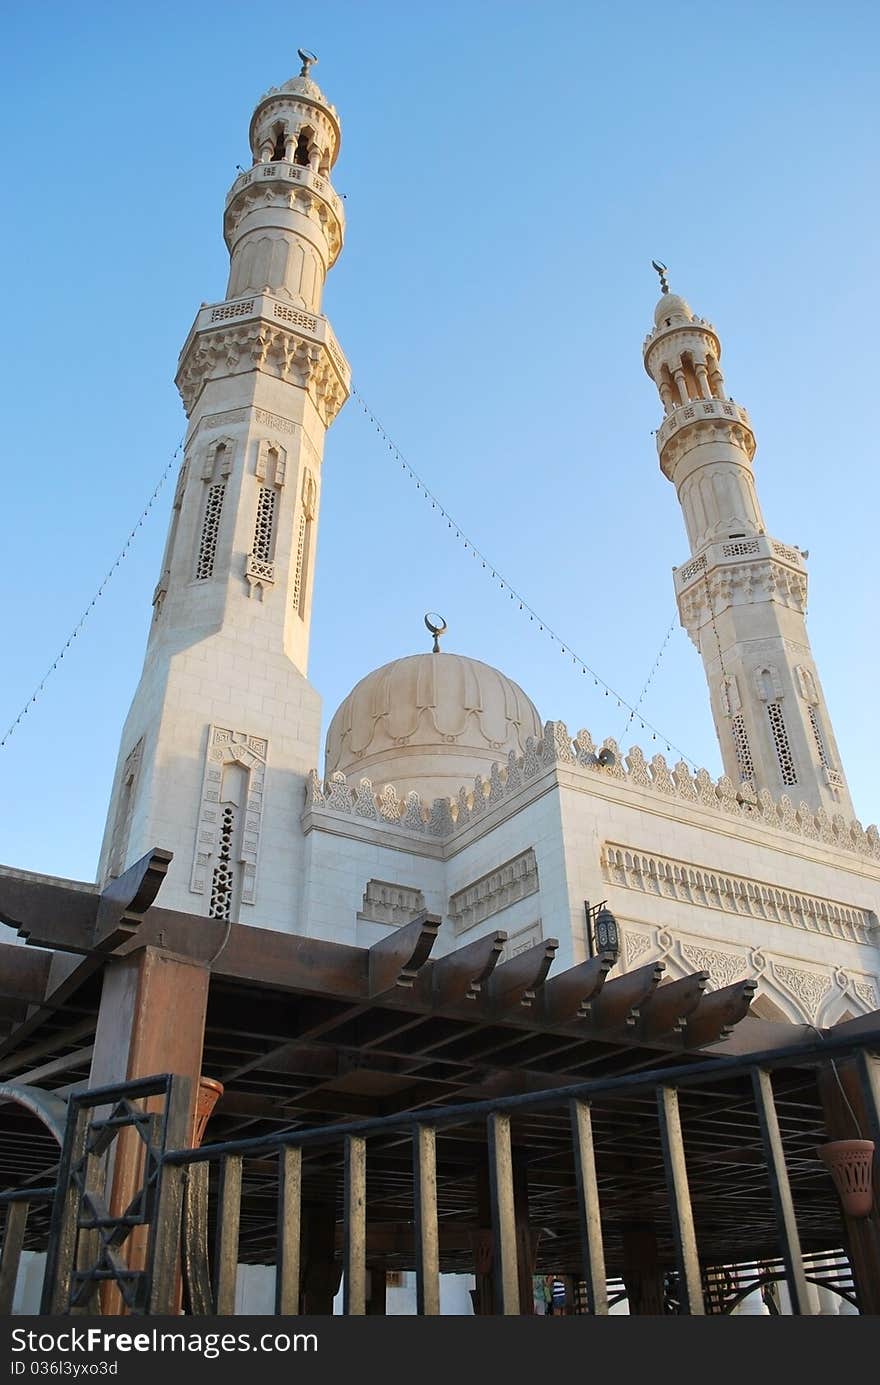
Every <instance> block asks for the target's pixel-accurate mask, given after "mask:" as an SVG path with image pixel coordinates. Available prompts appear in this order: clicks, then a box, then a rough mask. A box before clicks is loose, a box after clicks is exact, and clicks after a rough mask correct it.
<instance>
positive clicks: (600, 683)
mask: <svg viewBox="0 0 880 1385" xmlns="http://www.w3.org/2000/svg"><path fill="white" fill-rule="evenodd" d="M351 393H352V398H354V399H356V400H357V402H358V404H359V405H360V407H361V409H362V410H363V413H364V414H365V416H366V417H367V419H368V420H369V421H370V423H372V425H373V427H374V428H375V429H376V432H377V433H378V434H379V436H380V437H381V438H382V440H383V441H384V443H385V445H386V446H387V448H388V450H389V452H391V453H392V455H393V456H394V457H396V459H397V460H398V462H399V463H400V465H401V468H402V470H403V471H404V472H405V473H406V475H407V476H409V478H410V480H412V481H414V482H415V485H416V490H418V491H421V492H422V493H423V495H424V497H425V499H426V500H429V501H430V502H431V508H432V510H438V511H439V513H440V514H441V515H442V517H443V518H444V519H445V520H446V525H447V528H448V529H451V530H453V532H454V533H455V537H456V538H457V539H459V540H460V541H461V542H462V543H463V544H464V547H465V550H466V551H469V552H470V553H472V554H473V556H474V558H476V559H477V560H478V561H479V562H480V563H481V564H482V566H483V568H485V570H486V571H487V572H488V573H489V574H490V576H491V577H493V578H495V579H496V580H497V582H498V583H499V585H500V588H501V590H502V591H506V592H507V593H508V595H509V597H510V599H511V601H516V602H518V603H519V609H520V610H521V611H525V613H526V614H527V615H528V617H529V620H530V621H532V622H533V623H536V624H537V626H538V629H539V630H540V631H541V632H542V633H543V634H546V635H547V636H548V637H549V639H550V641H551V643H555V644H558V645H559V648H560V651H561V653H562V654H563V655H570V656H571V661H572V663H573V664H574V665H575V666H576V667H577V668H579V669H580V670H581V673H584V674H588V675H589V676H590V677H591V678H592V680H593V683H594V685H595V686H596V687H600V688H602V689H603V690H604V693H605V696H606V697H613V698H614V699H615V701H616V703H617V705H618V707H622V708H624V709H625V710H626V711H627V712H629V713H630V714H631V715H630V720H632V719H633V718H635V719H636V720H637V721H638V723H639V725H640V727H641V728H642V730H643V731H650V732H651V735H652V738H653V739H654V740H658V739H659V740H661V741H662V742H663V744H664V745H665V746H666V749H667V750H670V751H672V750H674V751H675V753H676V754H677V755H680V756H681V758H682V760H684V761H685V762H686V763H687V764H689V765H690V766H691V767H692V768H693V769H697V768H698V765H697V761H696V760H694V759H693V758H692V757H691V756H690V755H686V754H685V752H684V751H683V750H682V749H681V748H680V746H677V745H676V744H675V742H674V741H673V740H672V739H671V738H670V737H669V736H667V735H665V734H664V733H663V732H662V731H660V730H658V728H657V727H656V726H653V725H652V724H651V722H649V721H647V720H646V719H645V718H644V717H643V716H642V715H641V714H640V713H639V711H638V710H637V706H636V707H633V706H632V705H631V704H630V703H629V702H627V700H626V698H625V697H623V695H622V694H621V693H619V692H617V691H616V690H615V689H614V688H613V687H612V686H611V684H610V683H606V682H605V680H604V678H600V676H599V674H598V673H597V672H596V670H595V669H594V668H591V667H590V665H589V664H588V663H587V662H586V661H585V660H584V659H582V658H581V657H580V655H579V654H576V653H575V651H574V650H573V649H572V647H571V645H570V644H568V642H567V641H565V640H563V639H562V637H561V636H560V635H557V633H556V631H555V630H554V629H553V627H552V626H550V625H548V623H547V621H546V620H545V619H544V617H543V616H541V615H539V614H538V612H537V611H536V610H535V609H534V608H533V607H532V606H530V605H529V603H528V602H527V601H526V599H525V597H524V596H523V595H522V594H521V592H519V591H518V590H517V589H516V587H514V586H512V585H511V583H510V582H509V581H508V580H507V578H506V577H505V576H504V575H503V573H501V572H499V570H498V569H497V567H495V565H494V564H493V563H492V562H491V561H490V560H489V559H488V558H487V557H486V555H485V554H484V553H483V552H482V551H481V550H480V549H479V548H477V546H476V544H475V543H473V542H472V540H471V539H470V538H469V537H468V535H467V534H466V533H465V532H464V530H463V529H462V527H461V525H460V524H459V523H458V522H457V521H456V520H455V519H453V517H452V515H451V514H450V513H449V511H448V510H447V509H446V507H445V506H444V505H443V504H442V503H441V502H440V501H439V500H438V498H437V496H436V495H434V493H433V491H431V490H429V489H428V487H427V486H426V485H425V482H424V481H423V480H422V478H421V476H420V475H419V474H418V472H417V471H416V470H415V469H414V468H413V467H412V466H411V465H410V463H409V462H408V461H407V459H406V457H405V456H404V455H403V453H402V452H401V450H400V448H399V447H398V446H397V444H396V443H395V442H394V440H393V438H391V437H390V435H389V434H388V432H387V431H386V429H385V428H384V426H383V425H382V423H381V422H380V421H379V419H378V418H377V417H376V415H375V414H374V413H373V410H372V409H371V408H370V406H369V404H368V403H367V401H366V400H365V399H364V397H363V395H362V394H361V393H360V391H359V390H357V389H356V388H355V387H354V386H352V391H351ZM627 725H629V723H627Z"/></svg>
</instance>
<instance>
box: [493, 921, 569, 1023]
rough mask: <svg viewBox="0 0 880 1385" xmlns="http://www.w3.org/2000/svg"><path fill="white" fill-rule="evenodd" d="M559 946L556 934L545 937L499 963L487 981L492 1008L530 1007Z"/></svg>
mask: <svg viewBox="0 0 880 1385" xmlns="http://www.w3.org/2000/svg"><path fill="white" fill-rule="evenodd" d="M558 947H559V941H558V939H557V938H545V939H544V941H543V942H540V943H535V945H534V947H529V948H526V950H525V952H520V953H519V955H518V956H516V957H511V959H510V961H509V962H502V963H501V966H500V967H496V968H495V970H494V972H493V973H492V979H491V980H490V982H489V985H488V992H489V1000H490V1008H491V1011H492V1012H498V1011H504V1010H516V1009H517V1008H518V1007H520V1006H521V1007H523V1008H524V1009H528V1008H529V1006H531V1005H532V1004H533V1003H534V1000H535V996H536V994H537V992H538V989H539V987H541V986H543V984H544V981H545V979H546V977H547V973H548V971H549V970H550V968H551V966H552V965H553V958H554V957H555V956H556V950H557V948H558Z"/></svg>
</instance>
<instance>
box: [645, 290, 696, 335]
mask: <svg viewBox="0 0 880 1385" xmlns="http://www.w3.org/2000/svg"><path fill="white" fill-rule="evenodd" d="M668 317H671V318H677V317H679V318H680V317H683V318H684V319H685V320H686V321H687V322H693V319H694V315H693V313H692V312H691V310H690V305H689V304H688V303H686V302H685V300H684V299H683V298H679V296H678V294H677V293H664V294H663V297H662V298H661V299H660V302H659V303H658V304H657V306H656V308H655V309H654V323H655V325H656V326H657V327H662V326H663V324H664V323H665V321H666V319H667V318H668Z"/></svg>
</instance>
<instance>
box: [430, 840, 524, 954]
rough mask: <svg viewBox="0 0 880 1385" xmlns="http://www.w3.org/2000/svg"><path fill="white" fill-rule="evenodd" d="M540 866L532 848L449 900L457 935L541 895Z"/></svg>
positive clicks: (481, 877) (459, 891)
mask: <svg viewBox="0 0 880 1385" xmlns="http://www.w3.org/2000/svg"><path fill="white" fill-rule="evenodd" d="M538 888H539V886H538V863H537V861H536V860H535V853H534V851H533V850H532V848H531V847H529V848H528V849H527V850H526V851H523V852H521V853H520V854H519V856H514V857H513V859H512V860H510V861H505V863H504V865H503V866H498V867H497V869H496V870H492V871H489V873H488V874H487V875H482V876H480V878H479V880H474V881H473V882H472V883H471V884H470V885H466V886H465V888H464V889H463V890H457V891H456V893H455V894H453V895H450V896H449V909H448V913H449V917H450V919H451V920H452V923H453V926H454V928H455V931H456V933H466V932H467V930H468V929H469V928H473V927H474V926H475V925H476V924H478V923H484V922H485V920H486V919H490V918H493V917H494V915H495V914H499V913H500V912H501V910H502V909H506V908H507V906H508V905H509V904H516V903H517V902H518V901H519V900H520V899H527V898H528V896H529V895H533V894H537V893H538Z"/></svg>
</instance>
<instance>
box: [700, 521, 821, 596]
mask: <svg viewBox="0 0 880 1385" xmlns="http://www.w3.org/2000/svg"><path fill="white" fill-rule="evenodd" d="M768 562H769V563H774V564H781V565H782V566H783V567H785V568H788V569H793V570H794V571H796V572H798V573H800V574H802V575H804V577H805V576H806V570H807V569H806V563H805V562H804V556H803V554H802V553H801V551H800V549H799V548H792V547H791V546H790V545H789V544H786V543H780V542H779V540H778V539H772V538H770V537H768V536H767V535H766V534H743V535H742V536H737V537H735V538H727V539H723V540H720V541H718V542H716V543H710V544H708V545H707V546H706V547H705V548H704V549H703V551H702V552H701V553H698V554H697V555H696V557H694V558H690V559H689V560H688V562H686V563H682V565H681V567H677V568H673V576H674V578H675V591H676V595H678V596H680V595H681V594H682V593H683V592H686V591H688V590H689V589H690V588H691V587H693V586H695V585H696V584H697V583H701V582H704V581H705V580H706V578H707V577H708V576H709V575H710V574H712V573H715V572H717V571H718V570H719V569H725V568H727V569H730V568H734V567H736V568H747V567H750V566H752V565H758V566H759V567H760V566H762V565H766V564H767V563H768Z"/></svg>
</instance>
